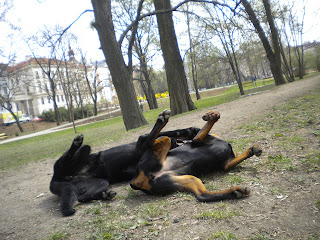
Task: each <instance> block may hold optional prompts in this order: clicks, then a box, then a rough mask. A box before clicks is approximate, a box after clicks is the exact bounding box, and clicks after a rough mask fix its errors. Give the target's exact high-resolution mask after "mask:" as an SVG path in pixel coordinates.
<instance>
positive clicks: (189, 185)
mask: <svg viewBox="0 0 320 240" xmlns="http://www.w3.org/2000/svg"><path fill="white" fill-rule="evenodd" d="M171 179H172V181H173V182H174V183H175V184H179V188H180V189H179V190H180V191H187V192H192V193H194V194H195V195H202V194H208V195H217V194H222V195H224V194H229V193H232V192H234V191H240V190H241V189H242V187H232V188H229V189H226V190H223V191H215V192H212V191H208V190H207V189H206V187H205V186H204V185H203V183H202V181H201V180H200V179H199V178H197V177H195V176H192V175H182V176H172V177H171Z"/></svg>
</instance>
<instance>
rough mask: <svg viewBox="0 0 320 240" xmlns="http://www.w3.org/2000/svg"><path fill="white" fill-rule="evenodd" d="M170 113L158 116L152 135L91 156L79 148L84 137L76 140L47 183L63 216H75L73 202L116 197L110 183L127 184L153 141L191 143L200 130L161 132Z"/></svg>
mask: <svg viewBox="0 0 320 240" xmlns="http://www.w3.org/2000/svg"><path fill="white" fill-rule="evenodd" d="M168 117H169V111H165V112H164V113H161V114H160V115H159V118H158V119H157V121H156V124H155V126H154V128H153V130H152V131H151V134H149V135H146V136H140V137H139V139H138V141H137V142H136V143H130V144H125V145H121V146H118V147H114V148H111V149H108V150H105V151H101V152H98V153H94V154H91V153H90V151H91V149H90V146H88V145H84V146H81V145H82V142H83V135H79V136H77V137H76V138H75V139H74V140H73V142H72V145H71V147H70V149H69V150H67V151H66V152H65V153H64V154H63V155H62V156H61V157H60V158H59V159H58V160H57V161H56V163H55V164H54V174H53V177H52V180H51V183H50V190H51V192H52V193H53V194H56V195H58V196H60V211H61V212H62V214H63V215H64V216H69V215H72V214H74V213H75V210H74V209H73V205H74V203H75V202H76V201H80V202H88V201H92V200H109V199H112V198H113V197H114V196H115V195H116V193H115V192H114V191H111V190H109V189H108V187H109V183H115V182H121V181H130V180H132V179H133V177H134V175H135V171H136V165H137V163H138V162H139V160H140V158H141V157H142V155H143V154H144V153H145V151H149V145H150V144H149V143H151V142H154V141H155V139H154V137H157V136H167V137H170V139H171V144H170V148H175V147H177V146H178V144H177V142H181V141H184V140H188V139H193V138H194V137H195V136H196V135H197V133H198V132H199V130H200V129H198V128H187V129H181V130H176V131H169V132H163V133H159V132H160V130H159V129H160V128H159V127H160V126H161V125H162V124H163V122H166V121H167V118H168Z"/></svg>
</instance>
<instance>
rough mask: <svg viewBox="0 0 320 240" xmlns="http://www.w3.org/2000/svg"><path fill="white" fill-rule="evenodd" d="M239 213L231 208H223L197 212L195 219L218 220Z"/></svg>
mask: <svg viewBox="0 0 320 240" xmlns="http://www.w3.org/2000/svg"><path fill="white" fill-rule="evenodd" d="M239 215H240V213H238V212H235V211H233V210H227V209H223V210H209V211H203V212H201V213H199V214H197V215H196V216H195V217H196V218H197V219H201V220H208V219H212V220H215V221H220V220H222V219H226V218H231V217H234V216H239Z"/></svg>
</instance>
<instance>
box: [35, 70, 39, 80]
mask: <svg viewBox="0 0 320 240" xmlns="http://www.w3.org/2000/svg"><path fill="white" fill-rule="evenodd" d="M35 73H36V79H39V72H38V71H36V72H35Z"/></svg>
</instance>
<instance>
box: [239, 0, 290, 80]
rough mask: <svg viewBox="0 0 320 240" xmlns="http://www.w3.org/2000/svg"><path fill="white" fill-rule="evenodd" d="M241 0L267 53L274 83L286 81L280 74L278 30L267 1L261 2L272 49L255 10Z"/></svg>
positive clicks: (245, 0) (245, 1) (244, 0)
mask: <svg viewBox="0 0 320 240" xmlns="http://www.w3.org/2000/svg"><path fill="white" fill-rule="evenodd" d="M241 2H242V4H243V6H244V8H245V11H246V12H247V14H248V16H249V19H250V21H251V22H252V24H253V26H254V28H255V29H256V31H257V33H258V35H259V38H260V40H261V42H262V45H263V47H264V50H265V52H266V54H267V58H268V60H269V62H270V68H271V72H272V75H273V77H274V81H275V84H276V85H280V84H284V83H286V82H285V80H284V77H283V75H282V69H281V55H280V46H279V35H278V30H277V28H276V26H275V24H274V21H273V17H272V15H271V10H270V4H269V1H268V0H263V4H264V7H265V9H266V14H267V20H268V23H269V26H270V30H271V36H272V42H273V46H274V49H272V47H271V44H270V42H269V40H268V38H267V37H266V35H265V33H264V31H263V29H262V27H261V24H260V21H259V19H258V18H257V16H256V14H255V12H254V11H253V9H252V7H251V4H250V3H249V2H248V1H247V0H241Z"/></svg>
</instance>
